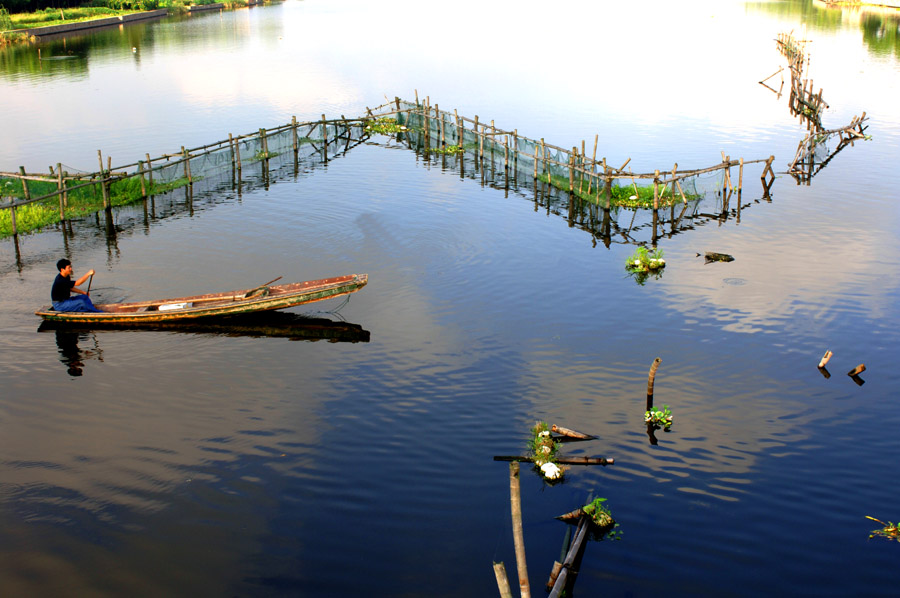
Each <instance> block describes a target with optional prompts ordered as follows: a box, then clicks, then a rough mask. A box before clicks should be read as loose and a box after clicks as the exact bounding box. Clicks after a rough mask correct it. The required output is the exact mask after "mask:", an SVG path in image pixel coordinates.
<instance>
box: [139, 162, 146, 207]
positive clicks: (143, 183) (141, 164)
mask: <svg viewBox="0 0 900 598" xmlns="http://www.w3.org/2000/svg"><path fill="white" fill-rule="evenodd" d="M138 172H140V173H141V197H143V198H145V197H147V183H146V181H144V161H143V160H138Z"/></svg>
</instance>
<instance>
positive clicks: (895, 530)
mask: <svg viewBox="0 0 900 598" xmlns="http://www.w3.org/2000/svg"><path fill="white" fill-rule="evenodd" d="M866 519H871V520H872V521H877V522H878V523H880V524H881V525H883V526H884V527H883V528H882V529H873V530H872V532H871V533H870V534H869V539H872V538H875V537H878V538H885V539H887V540H896V541H898V542H900V527H898V525H897V524H896V523H894V522H892V521H888V522H887V523H885V522H884V521H882V520H881V519H875V518H874V517H869V516H868V515H866Z"/></svg>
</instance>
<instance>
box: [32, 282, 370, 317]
mask: <svg viewBox="0 0 900 598" xmlns="http://www.w3.org/2000/svg"><path fill="white" fill-rule="evenodd" d="M276 280H278V279H276ZM368 281H369V278H368V275H367V274H350V275H348V276H338V277H336V278H323V279H321V280H309V281H307V282H294V283H290V284H280V285H271V284H265V285H262V286H260V287H256V288H252V289H244V290H240V291H229V292H227V293H211V294H208V295H195V296H191V297H177V298H174V299H159V300H156V301H138V302H133V303H106V304H98V305H96V307H97V308H98V309H100V310H102V311H101V312H84V311H56V310H54V309H53V308H52V307H51V306H45V307H42V308H41V309H39V310H38V311H36V312H34V313H35V314H36V315H38V316H40V317H41V318H43V319H44V320H48V321H55V322H90V323H101V322H102V323H115V324H126V323H135V324H138V323H142V324H145V323H150V322H175V321H191V320H196V319H198V318H211V317H222V316H234V315H239V314H249V313H254V312H260V311H267V310H271V309H284V308H286V307H294V306H295V305H302V304H305V303H314V302H316V301H323V300H325V299H331V298H333V297H340V296H342V295H347V294H350V293H353V292H356V291H358V290H359V289H361V288H362V287H364V286H366V283H367V282H368ZM272 282H275V281H272Z"/></svg>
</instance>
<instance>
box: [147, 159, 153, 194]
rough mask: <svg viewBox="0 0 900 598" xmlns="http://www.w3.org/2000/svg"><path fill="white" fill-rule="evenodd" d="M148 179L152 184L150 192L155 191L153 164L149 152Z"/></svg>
mask: <svg viewBox="0 0 900 598" xmlns="http://www.w3.org/2000/svg"><path fill="white" fill-rule="evenodd" d="M147 179H148V182H149V184H150V190H151V191H152V190H153V163H152V162H151V160H150V152H147Z"/></svg>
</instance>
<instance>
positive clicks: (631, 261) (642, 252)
mask: <svg viewBox="0 0 900 598" xmlns="http://www.w3.org/2000/svg"><path fill="white" fill-rule="evenodd" d="M665 266H666V260H664V259H663V251H662V249H655V250H654V251H652V252H651V251H650V250H648V249H647V248H646V247H638V248H637V249H635V250H634V253H633V254H632V255H631V257H629V258H628V261H627V262H626V263H625V268H626V269H627V270H628V271H629V272H650V271H654V270H659V269H660V268H664V267H665Z"/></svg>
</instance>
